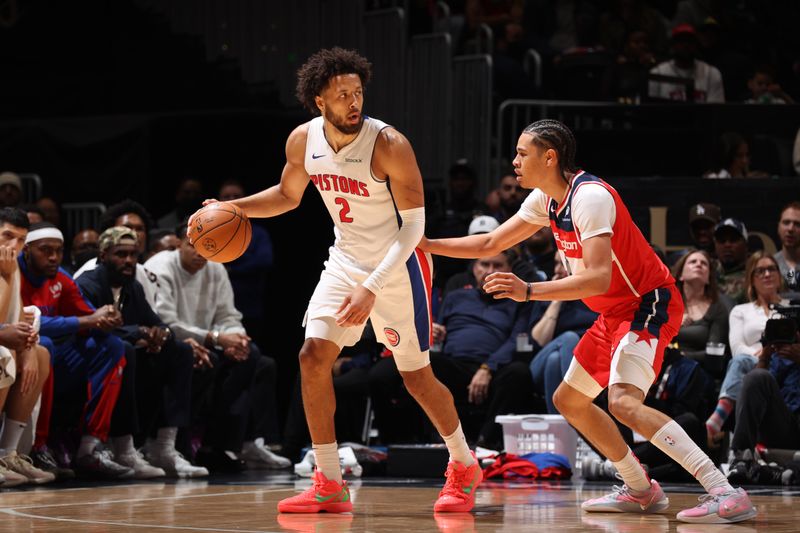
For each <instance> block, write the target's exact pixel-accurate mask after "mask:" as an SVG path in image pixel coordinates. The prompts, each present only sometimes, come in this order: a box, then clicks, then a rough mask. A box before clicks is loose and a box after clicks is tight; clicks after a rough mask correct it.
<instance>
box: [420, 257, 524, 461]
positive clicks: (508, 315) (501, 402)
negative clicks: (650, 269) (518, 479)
mask: <svg viewBox="0 0 800 533" xmlns="http://www.w3.org/2000/svg"><path fill="white" fill-rule="evenodd" d="M514 255H515V254H514V253H513V252H508V251H506V252H504V253H502V254H500V255H496V256H494V257H486V258H482V259H477V260H476V261H475V266H474V271H473V272H474V275H475V279H476V281H477V287H475V288H467V289H457V290H454V291H452V292H451V293H450V294H448V295H447V296H446V297H445V299H444V302H442V308H441V310H440V312H439V316H438V317H437V323H438V328H437V329H438V330H439V333H438V335H441V336H442V337H443V339H442V340H443V341H444V346H443V353H442V354H438V355H437V354H435V353H434V354H431V365H432V366H433V371H434V373H435V374H436V376H437V377H438V378H439V379H440V380H441V381H442V383H444V384H445V385H446V386H447V388H448V389H450V392H451V393H452V394H453V397H454V399H455V402H456V407H457V409H458V410H459V416H460V418H461V420H465V421H467V422H466V424H467V425H469V420H470V419H471V418H472V417H471V416H469V415H470V414H471V411H472V410H473V409H472V407H473V406H483V407H484V409H483V412H482V413H479V414H478V416H479V423H478V428H477V431H474V430H472V429H473V428H471V427H468V430H467V431H465V433H467V434H468V435H469V437H470V438H471V439H472V440H473V441H476V442H478V443H479V444H480V445H481V446H488V447H493V448H495V449H497V448H498V447H502V445H501V434H500V427H499V426H498V425H497V424H495V422H494V419H495V416H496V415H499V414H504V413H522V412H525V411H526V409H529V408H530V403H531V401H532V394H531V392H532V386H533V384H532V383H531V374H530V371H529V370H528V366H527V364H525V363H524V362H522V361H513V354H514V351H515V349H516V343H517V336H518V335H519V334H520V333H522V334H525V333H526V332H527V326H528V320H529V318H530V309H531V306H530V305H529V304H519V303H517V302H514V301H511V300H506V299H495V298H493V297H492V296H491V295H487V294H486V293H485V292H484V291H483V288H482V287H483V284H484V281H485V280H486V276H488V275H489V274H491V273H492V272H508V271H510V270H511V263H512V261H513V259H514V257H513V256H514ZM434 340H436V339H434ZM470 430H472V431H470Z"/></svg>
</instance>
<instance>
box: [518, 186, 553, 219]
mask: <svg viewBox="0 0 800 533" xmlns="http://www.w3.org/2000/svg"><path fill="white" fill-rule="evenodd" d="M517 214H518V215H519V217H520V218H521V219H522V220H524V221H525V222H527V223H528V224H534V225H536V226H547V225H548V224H550V219H549V217H548V216H547V195H546V194H545V193H544V192H542V190H540V189H534V190H533V191H531V193H530V194H529V195H528V196H527V197H526V198H525V200H523V201H522V205H521V206H519V211H518V212H517Z"/></svg>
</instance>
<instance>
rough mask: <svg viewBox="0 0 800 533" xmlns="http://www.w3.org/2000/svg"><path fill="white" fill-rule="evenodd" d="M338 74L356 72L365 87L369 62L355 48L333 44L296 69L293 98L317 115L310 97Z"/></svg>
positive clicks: (368, 75)
mask: <svg viewBox="0 0 800 533" xmlns="http://www.w3.org/2000/svg"><path fill="white" fill-rule="evenodd" d="M340 74H358V77H359V78H361V84H362V85H363V86H366V85H367V83H368V82H369V79H370V77H371V76H372V64H371V63H370V62H369V61H367V59H366V58H365V57H364V56H362V55H360V54H359V53H358V52H356V51H355V50H345V49H344V48H339V47H338V46H337V47H334V48H326V49H322V50H320V51H319V52H317V53H315V54H314V55H312V56H311V57H309V58H308V61H306V62H305V63H304V64H303V66H302V67H300V69H298V71H297V90H296V94H297V99H298V100H299V101H300V103H301V104H303V106H304V107H305V108H306V109H308V110H309V111H310V112H311V114H312V115H319V109H317V104H316V103H315V102H314V97H315V96H319V94H320V93H321V92H322V90H323V89H324V88H325V86H326V85H328V82H329V81H330V79H331V78H333V77H334V76H338V75H340Z"/></svg>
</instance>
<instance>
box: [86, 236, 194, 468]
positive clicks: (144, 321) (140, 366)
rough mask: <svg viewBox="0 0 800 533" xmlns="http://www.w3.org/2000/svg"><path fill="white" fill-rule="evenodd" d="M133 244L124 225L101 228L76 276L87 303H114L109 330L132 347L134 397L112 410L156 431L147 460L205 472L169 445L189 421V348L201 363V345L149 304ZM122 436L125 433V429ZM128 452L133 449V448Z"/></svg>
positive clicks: (127, 437) (127, 444)
mask: <svg viewBox="0 0 800 533" xmlns="http://www.w3.org/2000/svg"><path fill="white" fill-rule="evenodd" d="M137 244H138V243H137V234H136V232H135V231H133V230H131V229H130V228H127V227H124V226H115V227H111V228H109V229H107V230H105V231H104V232H103V233H102V235H101V236H100V242H99V245H100V255H99V257H98V265H97V267H96V268H95V269H94V270H89V271H87V272H85V273H84V274H83V275H82V276H81V277H80V278H78V279H77V280H76V282H77V284H78V286H79V287H80V289H81V291H82V292H83V294H84V295H85V296H86V298H87V299H89V301H91V302H92V304H93V305H95V306H101V305H113V306H114V307H116V308H117V309H119V311H120V313H121V315H122V325H121V326H120V327H118V328H117V329H116V330H115V331H114V333H115V334H116V335H117V336H119V337H120V338H122V340H124V341H125V342H127V343H129V344H130V345H132V346H134V347H135V348H136V356H135V359H136V365H137V367H136V374H135V384H134V383H130V384H129V385H128V386H130V387H132V388H134V389H135V390H134V391H132V392H133V395H134V396H135V398H136V402H135V403H134V404H133V405H131V408H130V409H129V410H128V411H129V412H127V413H117V412H115V413H114V416H115V419H116V417H117V416H118V415H119V416H120V417H122V416H128V417H134V418H137V419H139V420H140V421H141V428H142V430H143V431H144V432H146V434H147V435H148V436H150V435H152V434H153V433H155V434H156V435H157V436H156V438H155V439H148V443H147V446H146V449H147V452H148V460H149V461H150V463H151V464H152V465H154V466H156V467H158V468H161V469H163V470H164V471H165V472H166V473H168V474H169V475H172V476H176V477H198V476H205V475H208V471H207V470H206V469H205V468H202V467H197V466H193V465H192V464H191V463H189V462H188V461H187V460H186V459H184V458H183V457H182V456H181V455H180V454H179V453H178V452H177V451H176V450H175V438H176V435H177V431H178V428H179V427H186V426H187V425H188V422H189V410H190V403H191V380H192V367H193V364H194V362H195V354H196V357H197V361H198V362H199V363H207V362H208V357H207V353H206V352H205V350H204V349H203V348H202V346H199V345H198V346H194V347H193V346H190V345H189V344H187V343H185V342H179V341H176V340H175V337H174V335H172V332H171V331H170V330H169V328H168V327H167V326H166V325H165V324H164V323H163V322H162V321H161V319H160V318H159V317H158V315H156V313H155V312H154V311H153V309H152V308H151V307H150V304H149V303H148V302H147V298H146V297H145V292H144V288H143V287H142V285H141V284H140V283H139V282H138V281H136V278H135V274H136V257H137V254H138V246H137ZM125 386H126V383H123V388H124V387H125ZM137 407H138V409H137ZM137 411H138V413H137ZM115 419H112V432H113V429H114V422H115ZM156 428H158V429H157V432H156V431H155V430H156ZM123 438H124V439H125V440H130V439H131V437H130V435H125V436H124V437H123ZM115 444H116V443H115ZM131 444H132V442H120V445H121V447H122V448H123V450H120V452H121V453H123V454H124V453H125V452H126V451H127V452H129V453H130V450H132V449H133V448H132V446H131ZM134 453H135V454H137V455H138V452H136V451H135V450H134ZM135 459H136V458H134V460H135Z"/></svg>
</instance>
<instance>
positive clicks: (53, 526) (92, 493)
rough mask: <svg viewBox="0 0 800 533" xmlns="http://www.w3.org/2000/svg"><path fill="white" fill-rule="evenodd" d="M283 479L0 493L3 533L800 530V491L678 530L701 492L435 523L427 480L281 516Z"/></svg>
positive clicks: (503, 495) (514, 507) (358, 484)
mask: <svg viewBox="0 0 800 533" xmlns="http://www.w3.org/2000/svg"><path fill="white" fill-rule="evenodd" d="M308 484H309V482H308V481H298V482H295V481H293V480H292V479H291V478H290V477H289V476H287V475H282V476H274V475H273V476H264V475H261V476H259V475H251V476H249V477H248V478H245V479H242V478H236V479H231V478H229V479H227V480H226V479H220V478H216V479H212V480H211V481H185V482H170V481H168V482H137V483H132V484H126V485H123V484H116V485H106V486H98V485H87V486H71V487H70V486H68V487H57V486H55V487H40V488H36V489H28V490H21V491H13V490H11V489H6V490H4V491H2V492H0V532H2V533H5V532H10V531H14V532H18V531H36V532H53V531H59V532H60V531H70V532H73V531H81V532H83V531H88V532H104V533H116V532H121V531H170V530H171V531H220V532H234V531H235V532H240V533H241V532H245V533H248V532H265V531H270V532H272V531H275V532H281V531H300V532H325V533H338V532H345V531H357V532H362V531H370V532H371V531H375V532H392V531H402V532H408V533H412V532H413V533H416V532H423V531H433V532H437V531H447V532H452V533H470V532H473V531H479V532H483V531H487V532H490V531H491V532H516V531H526V532H529V531H548V532H549V533H555V531H556V530H558V531H559V532H561V531H596V532H604V531H607V532H621V533H625V532H639V531H642V532H650V531H652V532H668V531H678V532H681V533H694V532H697V533H714V532H720V533H721V532H726V533H736V532H739V533H747V532H755V531H764V532H766V531H769V532H770V533H784V532H797V531H800V505H798V503H800V498H798V496H800V490H797V491H793V490H782V489H780V488H761V489H754V490H751V491H750V492H751V495H753V500H754V502H755V503H756V505H757V506H758V508H759V512H760V515H759V517H758V518H757V519H756V520H754V521H750V522H746V523H744V524H736V525H727V526H718V525H704V524H698V525H693V524H680V523H679V522H677V521H676V520H675V513H677V511H679V510H680V509H682V508H684V507H689V506H692V505H694V504H695V503H696V502H697V496H698V493H699V487H696V486H686V485H666V486H665V487H664V489H665V491H666V492H667V494H668V496H669V498H670V501H671V506H670V509H669V512H668V513H664V514H660V515H646V516H640V515H630V514H627V515H621V514H598V513H595V514H586V513H583V512H582V511H581V510H580V502H581V501H583V500H584V499H587V498H590V497H595V496H598V495H600V494H602V493H603V492H605V491H606V490H608V488H609V487H610V484H583V483H580V482H579V483H574V484H573V483H535V484H534V483H524V484H523V483H497V482H487V483H485V484H484V485H483V486H482V487H481V489H480V490H479V492H478V495H477V504H476V508H475V511H474V512H473V513H465V514H450V515H447V514H445V515H437V516H434V515H433V512H432V504H433V501H434V499H435V498H436V495H437V494H438V491H439V485H438V482H436V484H434V482H432V481H430V480H426V481H420V480H397V479H387V478H378V479H364V480H356V481H354V482H352V483H351V494H352V496H353V501H354V503H355V514H353V515H325V514H323V515H280V516H279V515H278V514H277V512H276V510H275V505H276V503H277V501H278V500H280V499H282V498H285V497H286V496H289V495H292V494H294V493H295V491H296V490H300V489H302V488H305V487H307V486H308Z"/></svg>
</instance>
